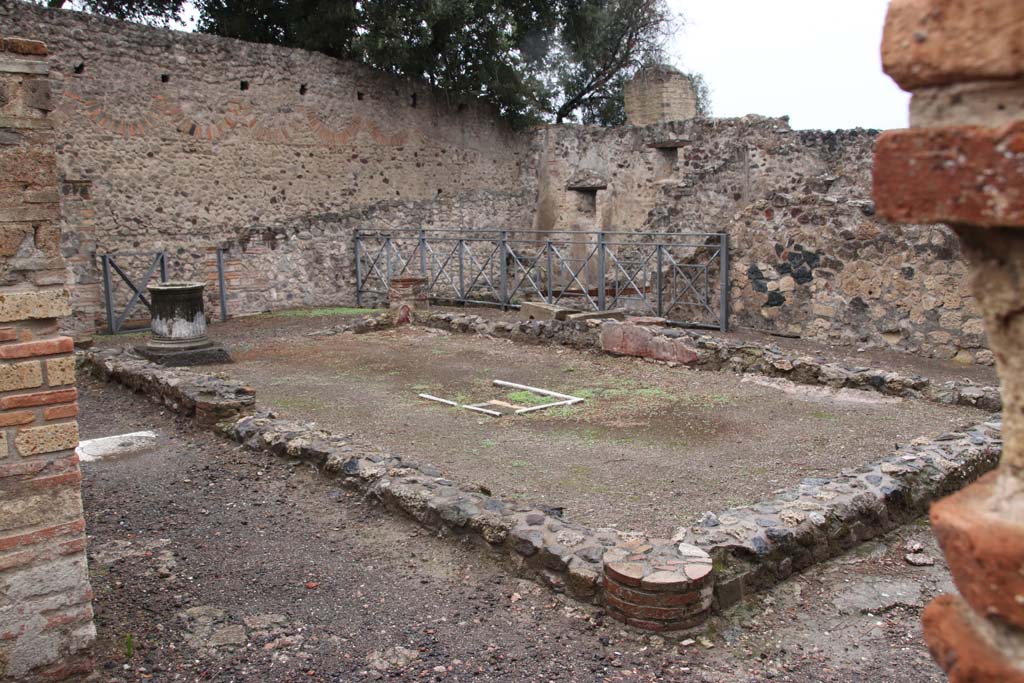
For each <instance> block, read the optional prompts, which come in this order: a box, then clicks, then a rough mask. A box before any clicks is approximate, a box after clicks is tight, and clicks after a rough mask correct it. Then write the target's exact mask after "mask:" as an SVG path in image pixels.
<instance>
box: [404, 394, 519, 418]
mask: <svg viewBox="0 0 1024 683" xmlns="http://www.w3.org/2000/svg"><path fill="white" fill-rule="evenodd" d="M418 396H419V397H420V398H425V399H427V400H428V401H437V402H438V403H443V404H445V405H447V406H452V407H453V408H465V409H466V410H473V411H475V412H478V413H484V414H485V415H490V416H491V417H501V413H499V412H498V411H497V410H488V409H487V408H481V407H479V406H468V405H463V404H461V403H456V402H455V401H449V400H448V399H446V398H440V397H439V396H431V395H430V394H418Z"/></svg>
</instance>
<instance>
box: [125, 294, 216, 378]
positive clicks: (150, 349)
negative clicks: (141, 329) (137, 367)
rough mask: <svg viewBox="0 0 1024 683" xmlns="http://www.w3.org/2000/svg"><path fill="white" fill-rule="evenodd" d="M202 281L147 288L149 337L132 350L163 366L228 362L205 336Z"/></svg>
mask: <svg viewBox="0 0 1024 683" xmlns="http://www.w3.org/2000/svg"><path fill="white" fill-rule="evenodd" d="M204 288H205V285H204V284H203V283H202V282H163V283H160V284H158V285H150V286H149V287H148V289H149V295H150V297H151V299H150V305H151V308H152V323H151V328H152V334H151V335H150V336H149V339H147V340H146V344H145V345H143V346H137V347H136V351H138V352H139V353H140V354H142V355H143V356H144V357H146V358H148V359H150V360H152V361H155V362H157V363H162V364H164V365H206V364H209V363H230V362H231V358H230V357H229V356H228V353H227V351H225V350H224V348H223V347H222V346H220V345H217V344H214V343H213V342H212V341H211V340H210V338H209V337H207V336H206V313H205V311H204V309H203V289H204Z"/></svg>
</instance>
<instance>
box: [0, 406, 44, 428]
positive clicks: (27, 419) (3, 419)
mask: <svg viewBox="0 0 1024 683" xmlns="http://www.w3.org/2000/svg"><path fill="white" fill-rule="evenodd" d="M35 420H36V416H35V413H30V412H26V411H24V410H22V411H18V412H16V413H0V427H12V426H14V425H25V424H29V423H31V422H35Z"/></svg>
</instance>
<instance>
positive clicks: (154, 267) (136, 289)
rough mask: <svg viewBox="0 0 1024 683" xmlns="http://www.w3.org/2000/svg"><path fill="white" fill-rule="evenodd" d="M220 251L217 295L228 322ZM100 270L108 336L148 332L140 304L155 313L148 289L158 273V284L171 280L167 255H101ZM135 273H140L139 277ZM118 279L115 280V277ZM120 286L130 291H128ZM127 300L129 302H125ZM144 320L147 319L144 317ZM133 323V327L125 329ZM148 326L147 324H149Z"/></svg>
mask: <svg viewBox="0 0 1024 683" xmlns="http://www.w3.org/2000/svg"><path fill="white" fill-rule="evenodd" d="M225 251H226V250H225V249H223V248H220V247H218V248H217V289H218V291H217V295H218V296H219V297H220V319H221V321H225V320H227V319H228V303H227V287H226V285H225V282H224V252H225ZM97 256H99V259H100V269H101V272H102V276H103V307H104V309H105V313H106V319H107V329H106V333H107V334H120V333H122V332H137V331H139V330H141V329H147V327H145V326H141V325H139V324H138V323H139V322H145V321H144V320H143V316H142V311H141V309H139V307H138V306H139V304H142V305H143V306H145V308H146V309H147V310H150V311H151V310H152V307H151V305H150V301H149V298H148V297H147V296H146V287H147V286H148V285H149V283H150V280H152V279H153V276H154V275H155V274H157V273H159V282H167V280H168V275H167V272H168V264H169V262H170V261H169V259H168V256H167V252H166V251H120V252H111V253H106V254H98V255H97ZM176 266H177V267H176V268H175V271H176V273H177V274H178V275H179V276H180V266H181V263H180V262H179V263H177V264H176ZM135 273H139V275H138V276H136V275H135ZM115 276H116V277H115ZM120 285H124V286H126V287H127V291H125V290H124V289H123V288H122V287H120ZM126 297H127V298H126ZM145 317H148V315H147V316H145ZM129 321H131V322H132V323H133V324H134V326H132V327H131V328H130V329H126V328H125V323H126V322H129ZM147 325H148V323H147Z"/></svg>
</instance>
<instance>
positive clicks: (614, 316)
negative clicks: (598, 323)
mask: <svg viewBox="0 0 1024 683" xmlns="http://www.w3.org/2000/svg"><path fill="white" fill-rule="evenodd" d="M565 319H566V320H568V321H570V322H573V321H577V320H625V319H626V311H625V310H623V309H621V308H613V309H611V310H608V311H582V312H580V313H570V314H569V315H567V316H566V317H565Z"/></svg>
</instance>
